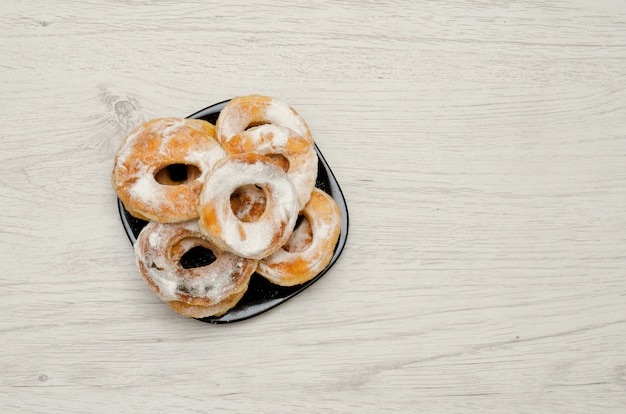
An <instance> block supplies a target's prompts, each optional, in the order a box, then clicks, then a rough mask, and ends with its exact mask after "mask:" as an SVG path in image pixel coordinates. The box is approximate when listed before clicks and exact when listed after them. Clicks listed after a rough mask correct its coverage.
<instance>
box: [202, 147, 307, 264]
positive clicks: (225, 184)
mask: <svg viewBox="0 0 626 414" xmlns="http://www.w3.org/2000/svg"><path fill="white" fill-rule="evenodd" d="M249 185H256V186H258V187H259V188H261V189H262V190H263V192H264V195H265V199H266V202H265V210H264V211H263V213H262V214H261V216H260V217H259V218H258V219H256V220H252V221H243V220H240V219H239V218H237V216H236V215H235V213H234V212H233V209H232V206H231V196H232V194H233V193H235V192H236V191H238V189H240V188H242V187H245V186H249ZM198 209H199V213H200V220H199V228H200V231H201V232H202V233H203V234H204V235H205V236H206V237H207V238H208V239H209V240H211V241H212V242H213V243H215V244H216V245H217V246H218V247H220V248H221V249H222V250H226V251H230V252H232V253H235V254H237V255H239V256H242V257H247V258H251V259H260V258H263V257H266V256H268V255H269V254H271V253H273V252H274V251H276V250H277V249H280V247H281V246H282V245H283V244H284V243H285V242H286V241H287V238H289V236H290V235H291V232H292V231H293V227H294V225H295V222H296V219H297V217H298V198H297V195H296V191H295V189H294V187H293V184H292V182H291V180H289V178H288V177H287V174H286V173H285V172H284V171H283V170H282V169H281V168H280V167H278V166H277V165H276V164H275V163H274V162H273V161H272V160H271V159H270V158H268V157H266V156H264V155H260V154H254V153H245V154H237V155H230V156H227V157H225V158H223V159H222V160H221V161H219V162H218V163H217V165H216V166H215V167H214V168H213V169H212V170H211V171H210V172H209V173H208V174H207V176H206V181H205V183H204V188H203V190H202V192H201V193H200V204H199V207H198Z"/></svg>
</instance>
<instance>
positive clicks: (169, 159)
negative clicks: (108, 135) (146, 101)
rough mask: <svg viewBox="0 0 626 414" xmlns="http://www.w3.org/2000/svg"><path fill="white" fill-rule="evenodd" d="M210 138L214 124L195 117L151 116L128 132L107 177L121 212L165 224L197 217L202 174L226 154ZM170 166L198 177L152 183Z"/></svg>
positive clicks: (212, 138)
mask: <svg viewBox="0 0 626 414" xmlns="http://www.w3.org/2000/svg"><path fill="white" fill-rule="evenodd" d="M214 137H215V128H214V127H213V125H211V124H210V123H208V122H205V121H201V120H196V119H180V118H162V119H153V120H151V121H148V122H146V123H144V124H142V125H140V126H139V127H137V128H136V129H135V130H133V132H131V134H129V135H128V136H127V137H126V139H125V140H124V142H123V143H122V145H121V147H120V149H119V150H118V152H117V154H116V158H115V165H114V168H113V174H112V177H111V181H112V185H113V189H114V190H115V192H116V194H117V196H118V197H119V199H120V200H121V201H122V203H123V204H124V207H125V208H126V210H127V211H128V212H129V213H130V214H131V215H133V216H135V217H137V218H140V219H143V220H153V221H158V222H164V223H175V222H182V221H187V220H190V219H193V218H196V217H197V214H198V213H197V207H196V206H197V200H198V197H199V195H200V191H201V189H202V185H203V182H204V177H205V175H206V173H207V172H208V171H209V170H210V169H211V168H212V167H213V165H214V164H215V162H217V160H219V159H221V158H222V157H224V155H225V153H224V151H223V150H222V149H221V147H220V146H219V144H218V143H217V141H215V139H214ZM172 165H180V166H183V167H185V168H186V167H189V169H194V171H197V172H198V173H197V176H195V177H187V179H185V180H184V181H181V182H180V183H177V182H173V181H172V180H168V179H167V177H165V178H161V179H159V181H161V182H159V181H157V179H158V178H159V174H160V172H161V171H164V170H165V169H166V168H167V167H168V166H172ZM160 175H161V176H164V174H160ZM172 184H175V185H172Z"/></svg>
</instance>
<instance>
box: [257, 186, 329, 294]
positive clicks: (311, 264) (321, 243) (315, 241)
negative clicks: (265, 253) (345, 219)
mask: <svg viewBox="0 0 626 414" xmlns="http://www.w3.org/2000/svg"><path fill="white" fill-rule="evenodd" d="M300 214H301V215H302V216H304V219H303V220H302V222H301V223H300V225H299V226H298V227H297V228H296V229H295V230H294V231H293V234H292V235H291V237H290V238H289V240H288V241H287V243H285V245H284V246H283V247H282V248H281V249H279V250H277V251H276V252H275V253H274V254H272V255H271V256H269V257H266V258H264V259H262V260H260V261H259V265H258V267H257V270H256V271H257V273H259V274H260V275H262V276H263V277H265V278H266V279H268V280H269V281H270V282H272V283H275V284H277V285H281V286H293V285H299V284H301V283H304V282H306V281H308V280H311V279H312V278H314V277H315V276H316V275H318V274H319V273H320V272H321V271H322V270H323V269H324V268H325V267H326V265H328V263H329V262H330V259H331V258H332V256H333V253H334V249H335V245H336V244H337V240H338V239H339V232H340V230H341V213H340V212H339V207H338V206H337V203H336V202H335V200H333V198H332V197H331V196H329V195H328V194H326V193H325V192H323V191H322V190H319V189H317V188H316V189H315V190H313V193H312V194H311V199H310V200H309V202H308V203H307V205H306V206H305V207H304V210H302V211H301V212H300Z"/></svg>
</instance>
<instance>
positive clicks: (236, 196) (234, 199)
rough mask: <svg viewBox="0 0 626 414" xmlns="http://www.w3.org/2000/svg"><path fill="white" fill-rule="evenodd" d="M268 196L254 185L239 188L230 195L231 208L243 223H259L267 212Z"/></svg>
mask: <svg viewBox="0 0 626 414" xmlns="http://www.w3.org/2000/svg"><path fill="white" fill-rule="evenodd" d="M266 205H267V196H266V194H265V190H263V188H261V187H259V186H258V185H254V184H247V185H244V186H241V187H238V188H236V189H235V191H233V193H232V194H231V195H230V208H231V209H232V210H233V213H234V214H235V216H236V217H237V218H238V219H239V220H241V221H243V222H251V221H257V220H258V219H260V218H261V216H262V215H263V213H264V212H265V207H266Z"/></svg>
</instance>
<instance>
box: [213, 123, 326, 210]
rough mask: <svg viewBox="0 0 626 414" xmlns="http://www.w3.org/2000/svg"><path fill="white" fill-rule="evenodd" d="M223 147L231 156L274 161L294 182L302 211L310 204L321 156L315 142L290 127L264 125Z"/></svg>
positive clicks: (239, 136) (248, 130)
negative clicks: (253, 155)
mask: <svg viewBox="0 0 626 414" xmlns="http://www.w3.org/2000/svg"><path fill="white" fill-rule="evenodd" d="M223 148H224V150H225V151H226V152H227V153H229V154H239V153H242V152H255V153H258V154H263V155H267V156H269V157H270V158H272V159H274V160H275V161H277V163H278V164H279V165H281V167H283V169H284V170H285V171H286V172H287V176H288V177H289V179H290V180H291V181H292V182H293V185H294V187H295V189H296V192H297V193H298V208H299V209H302V208H304V206H305V204H306V203H307V202H308V201H309V197H310V196H311V191H313V188H314V187H315V181H316V179H317V153H316V152H315V147H314V146H313V143H312V142H311V141H309V140H307V139H305V138H302V137H301V136H300V135H298V134H296V133H295V132H294V131H292V130H291V129H289V128H286V127H283V126H280V125H274V124H264V125H259V126H256V127H252V128H250V129H247V130H245V131H242V132H241V133H239V134H237V135H233V136H232V137H231V138H230V140H228V141H227V142H225V143H224V144H223Z"/></svg>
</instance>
